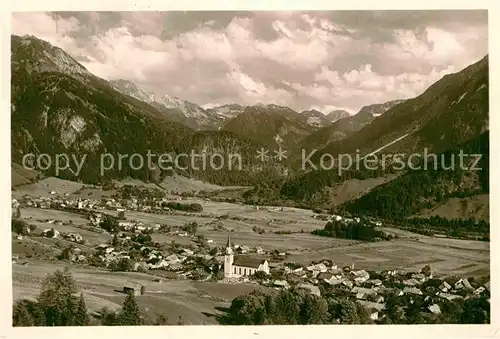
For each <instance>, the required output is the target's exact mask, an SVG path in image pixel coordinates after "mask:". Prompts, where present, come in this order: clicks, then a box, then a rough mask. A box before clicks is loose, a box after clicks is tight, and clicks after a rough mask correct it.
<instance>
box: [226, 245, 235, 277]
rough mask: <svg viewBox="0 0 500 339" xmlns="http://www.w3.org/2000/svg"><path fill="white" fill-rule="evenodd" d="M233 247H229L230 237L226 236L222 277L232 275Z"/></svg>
mask: <svg viewBox="0 0 500 339" xmlns="http://www.w3.org/2000/svg"><path fill="white" fill-rule="evenodd" d="M233 260H234V255H233V249H232V248H231V237H229V236H228V237H227V244H226V254H225V256H224V278H231V277H232V276H233Z"/></svg>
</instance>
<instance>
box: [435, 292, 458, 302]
mask: <svg viewBox="0 0 500 339" xmlns="http://www.w3.org/2000/svg"><path fill="white" fill-rule="evenodd" d="M438 296H440V297H441V298H443V299H447V300H450V301H452V300H454V299H462V296H460V295H456V294H449V293H442V292H441V293H439V294H438Z"/></svg>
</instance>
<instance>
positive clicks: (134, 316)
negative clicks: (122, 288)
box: [120, 293, 141, 325]
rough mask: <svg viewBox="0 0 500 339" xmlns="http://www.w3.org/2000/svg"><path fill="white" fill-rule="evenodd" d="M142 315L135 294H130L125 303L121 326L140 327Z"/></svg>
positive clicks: (121, 315)
mask: <svg viewBox="0 0 500 339" xmlns="http://www.w3.org/2000/svg"><path fill="white" fill-rule="evenodd" d="M140 324H141V314H140V310H139V305H137V300H136V299H135V296H134V294H133V293H129V294H128V295H127V297H126V298H125V301H124V302H123V307H122V313H121V314H120V325H140Z"/></svg>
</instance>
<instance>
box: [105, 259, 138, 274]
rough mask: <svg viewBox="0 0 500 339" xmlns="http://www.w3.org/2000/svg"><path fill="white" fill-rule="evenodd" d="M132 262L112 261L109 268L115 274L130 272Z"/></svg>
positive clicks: (123, 260)
mask: <svg viewBox="0 0 500 339" xmlns="http://www.w3.org/2000/svg"><path fill="white" fill-rule="evenodd" d="M132 266H133V263H132V260H130V259H128V258H121V259H119V260H115V261H112V262H111V263H110V264H109V268H110V269H111V271H113V272H129V271H130V270H132Z"/></svg>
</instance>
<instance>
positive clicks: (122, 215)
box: [118, 211, 126, 220]
mask: <svg viewBox="0 0 500 339" xmlns="http://www.w3.org/2000/svg"><path fill="white" fill-rule="evenodd" d="M118 219H120V220H125V219H126V218H125V212H123V211H120V212H118Z"/></svg>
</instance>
